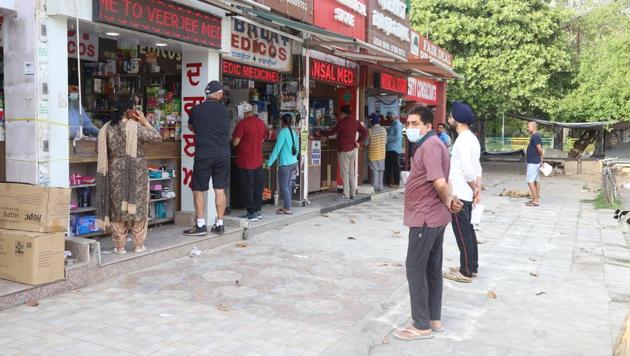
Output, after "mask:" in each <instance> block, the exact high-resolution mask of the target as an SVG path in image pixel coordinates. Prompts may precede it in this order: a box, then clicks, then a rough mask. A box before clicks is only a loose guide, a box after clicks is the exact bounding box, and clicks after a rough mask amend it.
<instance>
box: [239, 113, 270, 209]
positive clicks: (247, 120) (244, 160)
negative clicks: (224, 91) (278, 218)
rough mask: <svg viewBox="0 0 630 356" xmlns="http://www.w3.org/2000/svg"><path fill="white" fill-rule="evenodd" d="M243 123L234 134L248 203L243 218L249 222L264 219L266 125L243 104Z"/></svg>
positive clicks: (240, 185)
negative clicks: (264, 143) (263, 152)
mask: <svg viewBox="0 0 630 356" xmlns="http://www.w3.org/2000/svg"><path fill="white" fill-rule="evenodd" d="M239 106H240V108H241V110H242V112H243V120H241V121H239V122H238V124H236V127H235V128H234V133H233V134H232V144H233V145H234V146H235V147H236V159H235V160H234V164H235V165H236V172H235V174H236V181H237V182H238V187H239V190H240V191H241V194H242V197H243V199H244V200H245V209H247V212H246V213H245V215H243V216H241V217H242V218H247V219H248V220H249V221H258V220H260V219H262V193H263V186H264V184H265V182H264V177H263V169H262V166H263V155H262V144H263V142H265V133H266V127H265V123H264V122H263V121H262V120H261V119H259V118H258V116H256V115H254V112H253V108H252V105H251V104H250V103H247V102H242V103H241V104H240V105H239Z"/></svg>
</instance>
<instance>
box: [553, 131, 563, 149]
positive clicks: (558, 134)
mask: <svg viewBox="0 0 630 356" xmlns="http://www.w3.org/2000/svg"><path fill="white" fill-rule="evenodd" d="M554 131H555V132H554V138H553V148H555V149H556V150H560V151H562V150H563V148H564V147H563V143H564V137H563V135H562V131H563V128H562V127H556V128H555V130H554Z"/></svg>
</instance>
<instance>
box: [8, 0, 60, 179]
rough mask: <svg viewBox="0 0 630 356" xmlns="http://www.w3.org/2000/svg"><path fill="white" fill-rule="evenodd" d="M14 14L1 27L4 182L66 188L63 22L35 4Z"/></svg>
mask: <svg viewBox="0 0 630 356" xmlns="http://www.w3.org/2000/svg"><path fill="white" fill-rule="evenodd" d="M37 6H40V7H41V8H38V7H37ZM16 10H17V16H15V17H8V18H5V23H4V26H5V29H4V30H5V38H4V39H5V42H4V53H5V56H4V78H5V85H4V91H5V107H6V111H5V115H6V169H7V174H6V179H7V181H13V182H23V183H31V184H39V185H45V186H62V187H67V186H68V169H69V168H68V109H67V106H68V103H67V81H68V79H67V78H68V65H67V53H66V48H67V39H66V36H67V35H66V33H67V32H66V31H67V22H66V21H67V20H66V18H65V17H51V18H49V17H48V16H47V15H46V13H45V9H44V2H39V1H19V2H16ZM51 68H54V70H49V69H51Z"/></svg>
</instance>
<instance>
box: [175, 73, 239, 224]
mask: <svg viewBox="0 0 630 356" xmlns="http://www.w3.org/2000/svg"><path fill="white" fill-rule="evenodd" d="M205 94H206V101H204V102H203V103H201V104H199V105H197V106H195V107H193V108H192V111H191V115H190V118H189V119H188V127H189V128H190V130H191V131H192V132H194V133H195V161H194V164H193V177H192V191H193V199H194V201H195V216H196V218H197V219H196V224H195V226H193V227H192V228H190V229H188V230H185V231H184V234H185V235H191V236H201V235H205V234H207V233H208V228H207V227H206V220H205V218H204V216H205V199H204V195H205V192H207V191H208V189H210V178H212V188H213V189H214V196H215V205H216V209H217V218H216V221H215V223H214V225H212V227H211V228H210V231H212V232H214V233H217V234H222V233H223V232H224V231H225V227H224V225H223V214H224V213H225V206H226V204H227V198H226V195H225V189H226V188H227V186H228V183H229V181H230V153H231V152H230V118H229V115H228V110H227V108H226V107H225V105H224V104H223V101H222V100H223V85H222V84H221V83H219V82H218V81H216V80H213V81H211V82H210V83H208V85H207V86H206V89H205Z"/></svg>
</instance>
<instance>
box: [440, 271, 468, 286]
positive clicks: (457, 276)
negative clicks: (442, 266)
mask: <svg viewBox="0 0 630 356" xmlns="http://www.w3.org/2000/svg"><path fill="white" fill-rule="evenodd" d="M442 276H443V277H444V278H446V279H450V280H451V281H455V282H459V283H471V282H472V278H469V277H466V276H463V275H462V274H461V273H456V272H451V271H449V272H446V273H444V274H443V275H442Z"/></svg>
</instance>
